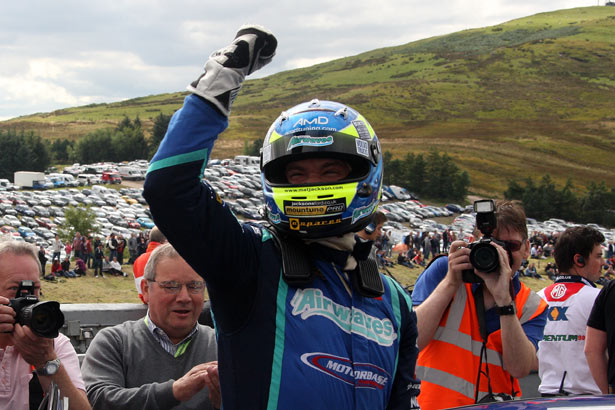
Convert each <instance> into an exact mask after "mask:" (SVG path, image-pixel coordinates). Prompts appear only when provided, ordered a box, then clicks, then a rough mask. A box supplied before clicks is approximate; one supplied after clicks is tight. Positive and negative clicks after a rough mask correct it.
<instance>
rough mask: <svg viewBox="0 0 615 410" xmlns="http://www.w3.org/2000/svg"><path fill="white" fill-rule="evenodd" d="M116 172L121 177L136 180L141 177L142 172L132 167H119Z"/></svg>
mask: <svg viewBox="0 0 615 410" xmlns="http://www.w3.org/2000/svg"><path fill="white" fill-rule="evenodd" d="M117 171H118V173H119V174H120V176H121V177H122V178H123V179H127V180H133V181H137V180H139V179H141V178H142V177H143V173H142V172H141V171H140V170H138V169H137V168H134V167H119V168H118V169H117Z"/></svg>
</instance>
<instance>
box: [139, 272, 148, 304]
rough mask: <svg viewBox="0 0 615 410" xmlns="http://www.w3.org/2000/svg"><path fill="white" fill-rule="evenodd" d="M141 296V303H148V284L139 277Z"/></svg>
mask: <svg viewBox="0 0 615 410" xmlns="http://www.w3.org/2000/svg"><path fill="white" fill-rule="evenodd" d="M141 294H142V295H143V301H144V302H145V303H146V304H147V303H149V282H148V281H147V280H146V279H143V277H141Z"/></svg>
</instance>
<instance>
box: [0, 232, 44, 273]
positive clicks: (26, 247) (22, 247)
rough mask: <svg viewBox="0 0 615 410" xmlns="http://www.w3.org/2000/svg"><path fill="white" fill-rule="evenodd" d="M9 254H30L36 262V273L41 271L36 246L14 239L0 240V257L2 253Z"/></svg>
mask: <svg viewBox="0 0 615 410" xmlns="http://www.w3.org/2000/svg"><path fill="white" fill-rule="evenodd" d="M9 254H10V255H14V256H23V255H25V256H31V257H32V259H34V261H35V262H36V266H38V273H39V274H40V273H41V272H42V271H43V268H42V266H41V261H40V260H38V249H36V246H34V245H32V244H30V243H27V242H19V241H14V240H5V241H0V259H1V258H2V257H3V256H4V255H9Z"/></svg>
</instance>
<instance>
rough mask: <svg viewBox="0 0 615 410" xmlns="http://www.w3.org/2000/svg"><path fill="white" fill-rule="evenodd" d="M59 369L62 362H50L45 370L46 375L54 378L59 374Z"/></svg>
mask: <svg viewBox="0 0 615 410" xmlns="http://www.w3.org/2000/svg"><path fill="white" fill-rule="evenodd" d="M59 368H60V360H58V359H56V360H52V361H49V362H47V363H46V364H45V367H44V368H43V369H44V375H46V376H52V375H54V374H56V373H57V371H58V369H59Z"/></svg>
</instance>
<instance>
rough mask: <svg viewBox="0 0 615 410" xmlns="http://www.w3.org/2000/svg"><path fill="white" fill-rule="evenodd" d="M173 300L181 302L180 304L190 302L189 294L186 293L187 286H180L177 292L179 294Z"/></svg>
mask: <svg viewBox="0 0 615 410" xmlns="http://www.w3.org/2000/svg"><path fill="white" fill-rule="evenodd" d="M175 300H177V301H181V302H183V301H190V300H191V299H190V294H189V293H188V286H186V285H182V287H181V289H180V290H179V293H178V294H177V296H176V297H175Z"/></svg>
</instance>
